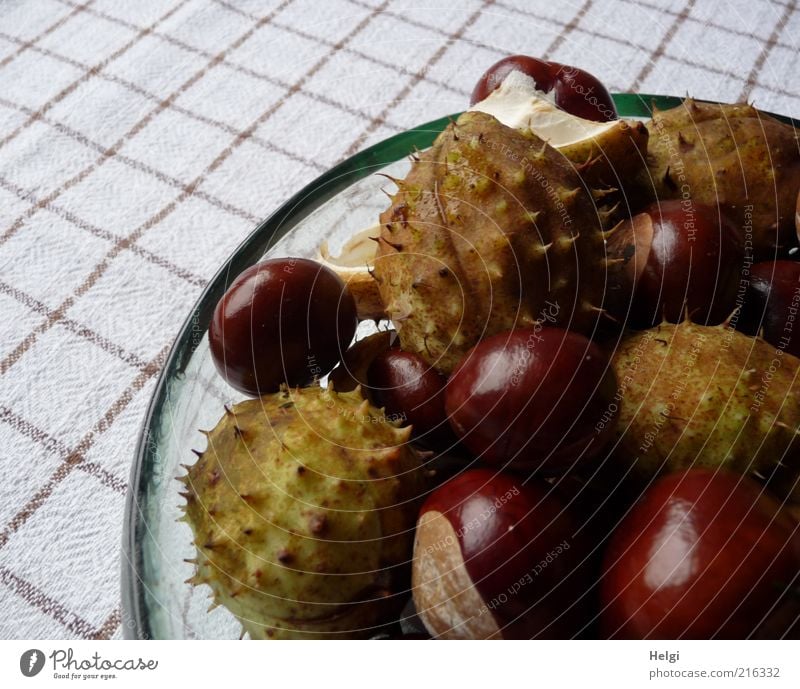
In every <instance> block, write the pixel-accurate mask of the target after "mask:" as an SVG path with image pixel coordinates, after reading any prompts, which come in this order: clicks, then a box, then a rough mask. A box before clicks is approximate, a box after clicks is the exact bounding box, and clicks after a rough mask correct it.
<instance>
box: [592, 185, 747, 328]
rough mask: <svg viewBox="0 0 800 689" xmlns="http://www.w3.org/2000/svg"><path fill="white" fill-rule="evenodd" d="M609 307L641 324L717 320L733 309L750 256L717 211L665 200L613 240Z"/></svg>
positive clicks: (623, 318)
mask: <svg viewBox="0 0 800 689" xmlns="http://www.w3.org/2000/svg"><path fill="white" fill-rule="evenodd" d="M607 250H608V258H609V259H610V264H609V265H610V266H611V269H610V273H609V282H608V285H609V287H608V290H607V292H606V302H605V304H604V305H605V307H606V309H608V310H609V312H610V313H611V315H612V316H614V317H615V318H617V319H618V320H621V321H626V322H627V324H628V325H630V326H632V327H636V328H650V327H652V326H654V325H657V324H658V323H660V322H662V321H663V320H667V321H669V322H671V323H679V322H680V321H681V320H683V318H684V316H685V315H686V314H687V313H688V315H689V317H690V318H691V319H692V321H694V322H695V323H700V324H703V325H715V324H718V323H721V322H723V321H724V320H725V319H726V318H728V317H729V316H730V315H731V314H732V313H733V311H734V308H735V306H736V303H735V302H736V293H737V289H738V287H739V282H740V278H741V273H740V270H741V267H742V262H743V257H744V249H743V245H742V241H741V239H740V237H739V233H738V232H737V230H736V227H735V226H734V225H733V223H731V221H730V220H729V219H728V218H727V217H726V216H725V215H724V214H722V213H720V212H719V211H718V210H717V209H716V208H712V207H710V206H703V205H700V204H692V203H690V202H686V201H682V200H670V201H661V202H658V203H654V204H652V205H650V206H648V207H647V208H646V209H645V210H644V211H643V212H642V213H641V214H639V215H636V216H634V217H633V218H632V219H630V220H628V221H625V222H624V223H622V224H621V225H620V226H619V227H618V228H617V229H616V230H615V231H614V233H613V234H612V235H611V237H610V238H609V240H608V246H607Z"/></svg>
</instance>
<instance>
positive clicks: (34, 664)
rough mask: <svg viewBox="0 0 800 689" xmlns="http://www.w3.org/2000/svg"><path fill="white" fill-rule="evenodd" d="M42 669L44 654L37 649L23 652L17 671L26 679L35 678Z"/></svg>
mask: <svg viewBox="0 0 800 689" xmlns="http://www.w3.org/2000/svg"><path fill="white" fill-rule="evenodd" d="M43 667H44V653H42V652H41V651H40V650H39V649H38V648H32V649H31V650H30V651H25V653H23V654H22V655H21V656H20V659H19V669H20V671H21V672H22V674H23V675H25V676H26V677H35V676H36V675H38V674H39V673H40V672H41V671H42V668H43Z"/></svg>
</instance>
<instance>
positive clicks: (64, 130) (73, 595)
mask: <svg viewBox="0 0 800 689" xmlns="http://www.w3.org/2000/svg"><path fill="white" fill-rule="evenodd" d="M798 35H800V13H798V12H797V11H796V2H794V1H792V2H778V1H775V2H755V1H754V0H677V1H675V2H669V1H667V0H618V1H615V2H610V1H604V0H594V1H593V0H572V1H570V2H553V1H552V0H463V1H462V0H459V1H458V2H455V1H452V2H442V1H441V0H427V1H426V2H419V1H406V0H326V1H325V2H318V1H314V0H282V1H278V0H137V1H136V2H118V1H117V0H90V1H89V2H77V1H76V0H2V2H0V305H1V306H0V308H1V309H2V319H1V320H0V381H1V382H0V391H1V392H0V422H2V423H0V605H1V606H2V610H3V615H2V616H0V636H2V637H6V638H24V637H34V638H36V637H51V638H109V637H118V636H120V635H121V631H120V623H121V613H120V606H119V567H120V557H119V544H120V535H121V528H122V511H123V503H124V497H125V491H126V487H127V480H128V473H129V469H130V463H131V460H132V457H133V450H134V446H135V444H136V440H137V433H138V430H139V427H140V424H141V421H142V416H143V414H144V410H145V408H146V405H147V402H148V399H149V397H150V395H151V393H152V390H153V386H154V382H155V378H156V376H157V374H158V372H159V369H160V367H161V365H162V363H163V361H164V359H165V355H166V353H167V351H168V349H169V346H170V344H171V343H172V340H173V338H174V337H175V335H176V333H177V329H178V327H179V325H180V323H181V322H182V320H183V318H184V316H185V315H186V314H187V313H188V311H189V309H190V308H191V306H192V304H193V303H194V301H195V300H196V299H197V297H198V295H199V294H200V291H201V290H202V288H203V285H204V284H205V283H206V281H207V280H208V279H209V278H210V277H211V275H212V274H213V273H214V271H215V269H216V268H217V267H218V266H219V264H220V263H221V262H222V261H223V260H224V259H225V257H226V256H227V255H228V254H229V252H230V251H231V250H232V249H233V248H234V247H235V246H236V245H237V244H238V243H239V242H240V241H241V240H242V239H243V238H244V237H245V236H246V235H247V233H248V232H249V231H250V230H251V229H252V228H253V226H254V225H255V224H256V223H257V222H258V221H259V220H260V219H262V218H264V217H265V216H266V215H268V214H269V213H270V212H271V211H272V210H273V209H275V208H276V207H277V206H278V204H280V203H281V202H282V201H283V200H285V199H286V198H288V197H289V196H290V195H291V194H292V193H293V192H294V191H296V190H297V189H298V188H300V186H301V185H303V184H305V183H307V182H308V181H310V180H311V179H313V178H314V177H315V176H317V175H319V174H320V173H321V172H322V171H324V170H326V169H327V168H329V167H330V166H331V165H333V164H334V163H336V162H338V161H340V160H342V159H343V158H345V157H347V156H349V155H351V154H353V153H355V152H356V151H358V150H359V149H361V148H364V147H365V146H367V145H369V144H372V143H375V142H377V141H379V140H380V139H383V138H385V137H387V136H390V135H392V134H395V133H397V132H400V131H402V130H404V129H406V128H409V127H411V126H413V125H415V124H418V123H420V122H423V121H427V120H430V119H434V118H436V117H438V116H441V115H444V114H446V113H450V112H453V111H457V110H460V109H463V108H464V107H465V105H466V103H467V100H468V95H469V92H470V90H471V88H472V85H473V83H474V82H475V80H476V79H477V77H478V76H479V74H480V73H481V72H482V71H483V70H484V69H485V68H486V67H488V66H489V65H490V64H492V63H493V62H495V61H496V60H498V59H499V58H500V57H502V56H504V55H506V54H509V53H518V52H522V53H528V54H532V55H539V56H543V57H545V58H549V59H552V60H556V61H561V62H566V63H571V64H576V65H579V66H583V67H585V68H588V69H590V70H591V71H592V72H594V73H595V74H596V75H597V76H598V77H600V79H601V80H603V81H604V82H605V83H606V84H607V85H608V86H609V88H610V89H611V90H613V91H642V92H649V93H669V94H676V95H683V94H686V93H689V94H692V95H695V96H697V97H702V98H709V99H718V100H722V101H734V100H737V99H738V100H741V99H749V100H753V101H755V103H756V104H757V105H758V106H759V107H762V108H765V109H770V110H774V111H778V112H782V113H785V114H788V115H793V116H795V117H797V116H800V71H798V70H797V69H796V68H795V67H796V54H797V45H796V40H797V38H796V37H797V36H798Z"/></svg>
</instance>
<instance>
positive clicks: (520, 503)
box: [412, 469, 589, 639]
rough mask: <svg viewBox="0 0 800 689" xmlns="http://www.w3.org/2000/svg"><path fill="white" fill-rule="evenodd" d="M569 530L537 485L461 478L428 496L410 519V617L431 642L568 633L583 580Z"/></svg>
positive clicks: (483, 476) (481, 472)
mask: <svg viewBox="0 0 800 689" xmlns="http://www.w3.org/2000/svg"><path fill="white" fill-rule="evenodd" d="M574 534H575V523H574V520H573V519H572V517H571V515H570V514H569V512H568V511H567V510H566V509H565V508H564V506H563V505H562V504H561V502H560V501H559V500H558V499H556V498H555V497H554V496H553V494H552V491H551V490H550V488H549V486H548V485H547V484H546V483H538V482H536V481H527V482H525V483H522V482H521V481H519V480H517V479H515V478H513V477H511V476H508V475H506V474H503V473H499V472H494V471H489V470H487V469H473V470H468V471H465V472H462V473H461V474H459V475H458V476H456V477H455V478H453V479H451V480H450V481H448V482H447V483H445V484H443V485H442V486H440V487H439V488H438V489H437V490H435V491H434V492H433V493H432V494H431V495H430V496H429V498H428V499H427V500H426V502H425V504H424V505H423V507H422V510H421V512H420V516H419V519H418V521H417V532H416V539H415V543H414V560H413V566H412V585H413V592H414V603H415V606H416V610H417V614H418V615H419V617H420V619H421V620H422V621H423V623H424V624H425V627H426V628H427V630H428V631H429V632H430V633H431V634H432V635H433V636H434V637H436V638H444V639H499V638H520V637H522V638H533V637H539V638H569V637H571V636H572V635H574V634H575V633H576V631H577V629H578V624H579V621H580V620H581V619H582V615H583V613H582V610H583V604H584V600H583V596H582V594H583V592H584V591H585V589H586V586H587V584H588V583H589V582H588V581H586V578H585V577H586V571H585V570H584V569H583V568H582V567H579V566H578V565H579V563H581V561H582V558H583V557H584V554H585V553H584V548H583V546H582V544H581V543H582V542H581V541H579V540H578V539H576V538H575V535H574Z"/></svg>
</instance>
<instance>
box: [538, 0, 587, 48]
mask: <svg viewBox="0 0 800 689" xmlns="http://www.w3.org/2000/svg"><path fill="white" fill-rule="evenodd" d="M592 4H593V2H592V0H585V2H584V3H583V5H581V7H580V9H579V10H578V11H577V12H576V13H575V15H574V16H573V17H572V19H570V20H569V22H567V23H566V24H565V25H564V29H563V30H562V31H561V33H559V34H558V36H556V37H555V38H554V39H553V41H552V42H551V43H550V45H549V46H547V48H546V49H545V51H544V53H542V59H544V60H546V59H548V57H550V55H552V54H553V53H554V52H555V51H556V50H558V49H559V48H560V47H561V46H562V45H563V44H564V41H565V40H566V39H567V36H569V35H570V34H571V33H572V32H573V31H575V29H577V28H578V24H580V23H581V19H583V18H584V17H585V16H586V13H587V12H588V11H589V10H590V9H591V8H592Z"/></svg>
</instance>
